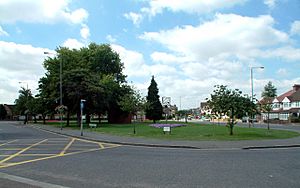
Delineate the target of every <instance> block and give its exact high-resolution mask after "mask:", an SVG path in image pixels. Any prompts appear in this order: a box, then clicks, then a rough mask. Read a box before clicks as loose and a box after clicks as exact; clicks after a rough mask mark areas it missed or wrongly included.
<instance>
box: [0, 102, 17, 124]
mask: <svg viewBox="0 0 300 188" xmlns="http://www.w3.org/2000/svg"><path fill="white" fill-rule="evenodd" d="M15 106H16V105H9V104H3V107H4V109H5V110H6V117H5V118H4V119H5V120H13V119H14V118H16V117H14V113H13V112H14V108H15Z"/></svg>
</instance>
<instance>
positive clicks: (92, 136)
mask: <svg viewBox="0 0 300 188" xmlns="http://www.w3.org/2000/svg"><path fill="white" fill-rule="evenodd" d="M30 126H32V127H34V128H37V129H41V130H44V131H49V132H52V133H56V134H60V135H65V136H71V137H76V138H82V139H87V140H92V141H99V142H105V143H113V144H120V145H130V146H144V147H167V148H187V149H206V150H214V149H215V150H230V149H265V148H292V147H297V148H300V137H294V138H289V139H275V140H243V141H173V140H158V139H148V138H141V137H124V136H114V135H108V134H101V133H99V132H93V131H92V130H91V129H84V131H83V136H81V132H80V130H75V129H71V128H63V130H61V129H60V128H58V127H54V126H50V125H35V124H34V125H33V124H32V125H30ZM241 126H243V125H241ZM263 126H264V125H255V127H261V128H262V127H263ZM270 127H271V129H284V130H293V131H297V132H300V126H299V125H271V126H270ZM264 128H265V126H264Z"/></svg>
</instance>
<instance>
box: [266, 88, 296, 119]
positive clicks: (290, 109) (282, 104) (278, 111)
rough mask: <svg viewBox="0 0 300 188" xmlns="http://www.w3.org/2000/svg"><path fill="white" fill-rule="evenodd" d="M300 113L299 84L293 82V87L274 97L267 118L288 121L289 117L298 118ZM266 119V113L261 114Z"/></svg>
mask: <svg viewBox="0 0 300 188" xmlns="http://www.w3.org/2000/svg"><path fill="white" fill-rule="evenodd" d="M299 115H300V85H299V84H295V85H294V86H293V89H292V90H290V91H287V92H285V93H283V94H282V95H280V96H278V97H276V98H274V100H273V101H272V110H271V112H270V114H269V119H271V120H272V119H276V120H282V121H287V122H290V120H291V118H299ZM262 116H263V119H264V120H265V119H266V113H263V114H262Z"/></svg>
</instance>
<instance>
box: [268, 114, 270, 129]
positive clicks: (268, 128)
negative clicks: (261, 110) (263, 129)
mask: <svg viewBox="0 0 300 188" xmlns="http://www.w3.org/2000/svg"><path fill="white" fill-rule="evenodd" d="M267 121H268V130H270V112H268V120H267Z"/></svg>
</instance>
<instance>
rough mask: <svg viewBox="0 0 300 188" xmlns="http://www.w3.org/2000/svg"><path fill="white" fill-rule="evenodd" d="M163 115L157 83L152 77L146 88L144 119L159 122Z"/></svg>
mask: <svg viewBox="0 0 300 188" xmlns="http://www.w3.org/2000/svg"><path fill="white" fill-rule="evenodd" d="M162 114H163V107H162V105H161V103H160V100H159V95H158V88H157V83H156V82H155V80H154V76H152V79H151V84H150V86H149V87H148V95H147V109H146V117H147V118H148V119H150V120H153V122H154V123H155V121H156V120H160V119H161V118H162Z"/></svg>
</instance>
